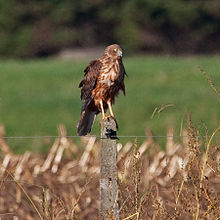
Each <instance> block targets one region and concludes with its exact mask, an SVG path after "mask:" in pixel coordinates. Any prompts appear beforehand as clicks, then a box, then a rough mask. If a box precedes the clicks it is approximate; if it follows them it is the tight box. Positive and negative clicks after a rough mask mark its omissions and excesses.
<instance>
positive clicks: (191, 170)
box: [0, 117, 220, 220]
mask: <svg viewBox="0 0 220 220" xmlns="http://www.w3.org/2000/svg"><path fill="white" fill-rule="evenodd" d="M218 130H219V128H218V129H217V130H216V131H215V132H213V134H212V136H211V138H210V139H208V137H207V141H205V143H202V141H201V139H200V138H198V135H199V132H198V130H197V129H196V128H195V126H194V125H193V123H192V122H191V119H190V117H188V128H187V129H186V130H184V129H183V130H182V136H183V138H182V141H181V143H176V142H175V140H174V138H173V135H174V130H173V129H172V128H169V129H168V131H167V136H168V137H167V143H166V151H165V152H164V151H162V150H161V148H160V146H159V145H158V143H157V142H156V141H155V140H154V139H153V138H152V134H151V131H150V130H149V129H147V130H146V140H145V141H144V142H143V144H142V145H141V146H139V144H138V140H134V143H127V144H126V145H125V146H123V147H122V148H121V146H120V144H118V148H119V149H120V151H119V153H118V169H119V174H118V176H119V188H120V191H119V198H120V219H124V220H126V219H136V220H138V219H139V220H140V219H149V220H150V219H155V220H156V219H160V220H161V219H173V220H174V219H180V220H181V219H184V220H185V219H214V220H217V219H220V208H219V207H220V199H219V198H220V153H219V145H216V144H215V145H213V144H212V140H213V137H214V135H215V134H216V133H217V132H218ZM59 135H60V136H61V138H58V139H56V140H55V142H54V144H53V145H52V147H51V149H50V151H49V153H48V155H47V156H46V157H45V156H41V155H32V154H31V153H30V152H26V153H25V154H24V155H14V154H13V153H12V151H11V150H10V148H9V146H8V145H7V143H6V142H5V141H3V139H1V138H0V139H1V140H0V147H1V148H3V149H2V157H1V161H0V162H1V168H0V176H1V183H0V217H1V218H2V219H13V217H14V216H15V217H14V219H16V217H18V219H28V220H32V219H46V220H47V219H48V220H49V219H53V220H55V219H98V209H99V148H100V143H99V140H95V139H94V137H85V138H82V143H83V144H84V145H85V150H84V152H81V151H80V149H78V147H77V146H76V145H75V144H74V143H73V140H71V139H69V138H67V137H66V135H67V132H66V129H65V127H64V126H59ZM202 148H205V151H204V150H202ZM73 158H74V159H73Z"/></svg>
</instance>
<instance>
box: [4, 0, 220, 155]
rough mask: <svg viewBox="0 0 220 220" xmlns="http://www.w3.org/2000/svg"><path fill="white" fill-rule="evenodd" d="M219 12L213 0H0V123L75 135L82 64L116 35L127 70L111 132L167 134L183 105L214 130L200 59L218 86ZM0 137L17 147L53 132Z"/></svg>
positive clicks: (17, 131)
mask: <svg viewBox="0 0 220 220" xmlns="http://www.w3.org/2000/svg"><path fill="white" fill-rule="evenodd" d="M219 12H220V1H219V0H210V1H206V0H198V1H194V0H172V1H164V0H126V1H125V0H111V1H109V0H107V1H104V0H84V1H75V0H72V1H71V0H63V1H58V0H19V1H18V0H7V1H5V0H0V58H1V59H0V123H2V124H4V125H5V126H6V131H7V135H8V136H39V135H42V136H44V135H57V129H56V127H57V125H58V124H60V123H63V124H65V125H66V127H67V130H68V135H76V124H77V122H78V120H79V118H80V109H81V100H80V90H79V89H78V84H79V82H80V80H81V79H82V77H83V70H84V68H85V67H86V65H88V63H89V61H90V60H91V59H96V58H97V57H99V56H101V55H102V53H103V50H104V48H105V47H106V46H107V45H109V44H112V43H118V44H120V46H121V47H122V48H123V50H124V55H125V56H124V65H125V68H126V71H127V73H128V77H126V78H125V84H126V90H127V95H126V96H125V97H123V96H122V95H120V97H119V98H118V99H117V100H116V104H115V105H114V106H113V109H114V112H115V115H116V117H117V121H118V123H119V132H118V135H122V136H123V135H126V136H127V135H132V136H135V135H144V130H145V128H146V127H150V128H151V129H152V130H153V132H154V134H155V135H166V129H167V127H168V126H170V125H173V126H174V127H175V134H176V135H179V133H180V130H181V127H182V125H183V127H184V126H185V123H186V114H187V113H188V112H191V113H192V118H193V121H195V123H196V124H197V126H201V128H202V129H203V130H204V128H203V125H202V124H203V121H204V122H205V124H206V125H207V127H208V128H209V129H210V131H212V130H213V129H215V128H216V127H217V126H218V125H219V119H220V115H219V112H218V109H219V101H218V100H217V98H216V95H215V94H214V92H213V91H212V89H211V88H210V85H209V84H208V82H207V80H206V79H205V77H204V76H203V74H202V73H201V72H200V71H199V69H198V66H200V67H201V68H203V69H204V70H205V71H206V72H207V73H208V74H210V76H211V78H212V80H213V82H214V84H215V85H216V87H218V86H219V84H220V74H219V71H220V62H219V52H220V13H219ZM167 104H168V106H169V107H167V108H165V109H164V110H163V111H162V112H161V113H160V114H158V113H155V115H154V117H153V118H152V117H151V116H152V114H153V112H154V110H155V108H161V107H163V106H164V105H167ZM99 120H100V117H98V118H97V119H96V122H95V124H94V127H93V130H92V134H99ZM7 141H8V142H9V144H10V146H12V148H13V150H14V151H16V152H18V153H20V152H23V151H24V150H27V149H29V150H32V151H35V152H40V151H47V149H48V147H49V146H51V143H52V141H53V140H52V139H51V140H48V139H47V140H44V139H38V138H37V139H10V140H7ZM74 141H76V142H77V141H78V139H74ZM120 141H121V142H123V143H125V142H126V141H133V139H131V138H130V139H129V138H127V139H126V138H121V140H120ZM138 141H140V142H141V141H142V139H139V140H138ZM159 141H161V140H159ZM163 141H164V140H163Z"/></svg>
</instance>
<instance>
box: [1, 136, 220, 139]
mask: <svg viewBox="0 0 220 220" xmlns="http://www.w3.org/2000/svg"><path fill="white" fill-rule="evenodd" d="M63 137H67V138H82V137H83V138H90V137H96V138H101V136H100V135H90V136H78V135H67V136H58V135H46V136H3V137H0V138H2V139H46V138H63ZM115 137H117V138H187V137H189V136H187V135H183V136H182V135H152V136H146V135H117V136H115ZM195 137H196V138H206V137H210V136H206V135H204V136H202V135H201V136H195ZM216 137H220V136H216Z"/></svg>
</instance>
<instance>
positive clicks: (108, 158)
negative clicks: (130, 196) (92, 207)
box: [99, 117, 119, 220]
mask: <svg viewBox="0 0 220 220" xmlns="http://www.w3.org/2000/svg"><path fill="white" fill-rule="evenodd" d="M116 135H117V123H116V121H115V119H114V118H112V117H108V118H106V119H104V120H102V121H101V154H100V157H101V164H100V166H101V171H100V213H99V216H100V219H101V220H107V219H108V220H109V219H114V220H119V202H118V170H117V146H116V139H117V136H116Z"/></svg>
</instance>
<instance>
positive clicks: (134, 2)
mask: <svg viewBox="0 0 220 220" xmlns="http://www.w3.org/2000/svg"><path fill="white" fill-rule="evenodd" d="M112 42H117V43H119V44H121V45H122V46H123V48H125V49H126V50H127V51H128V52H129V51H130V52H135V51H149V52H165V53H209V52H220V1H219V0H200V1H196V0H111V1H110V0H105V1H104V0H72V1H71V0H7V1H6V0H0V56H13V57H34V56H44V55H50V54H54V53H56V52H58V51H60V50H62V49H64V48H69V47H81V46H82V47H88V46H97V45H107V44H110V43H112Z"/></svg>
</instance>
